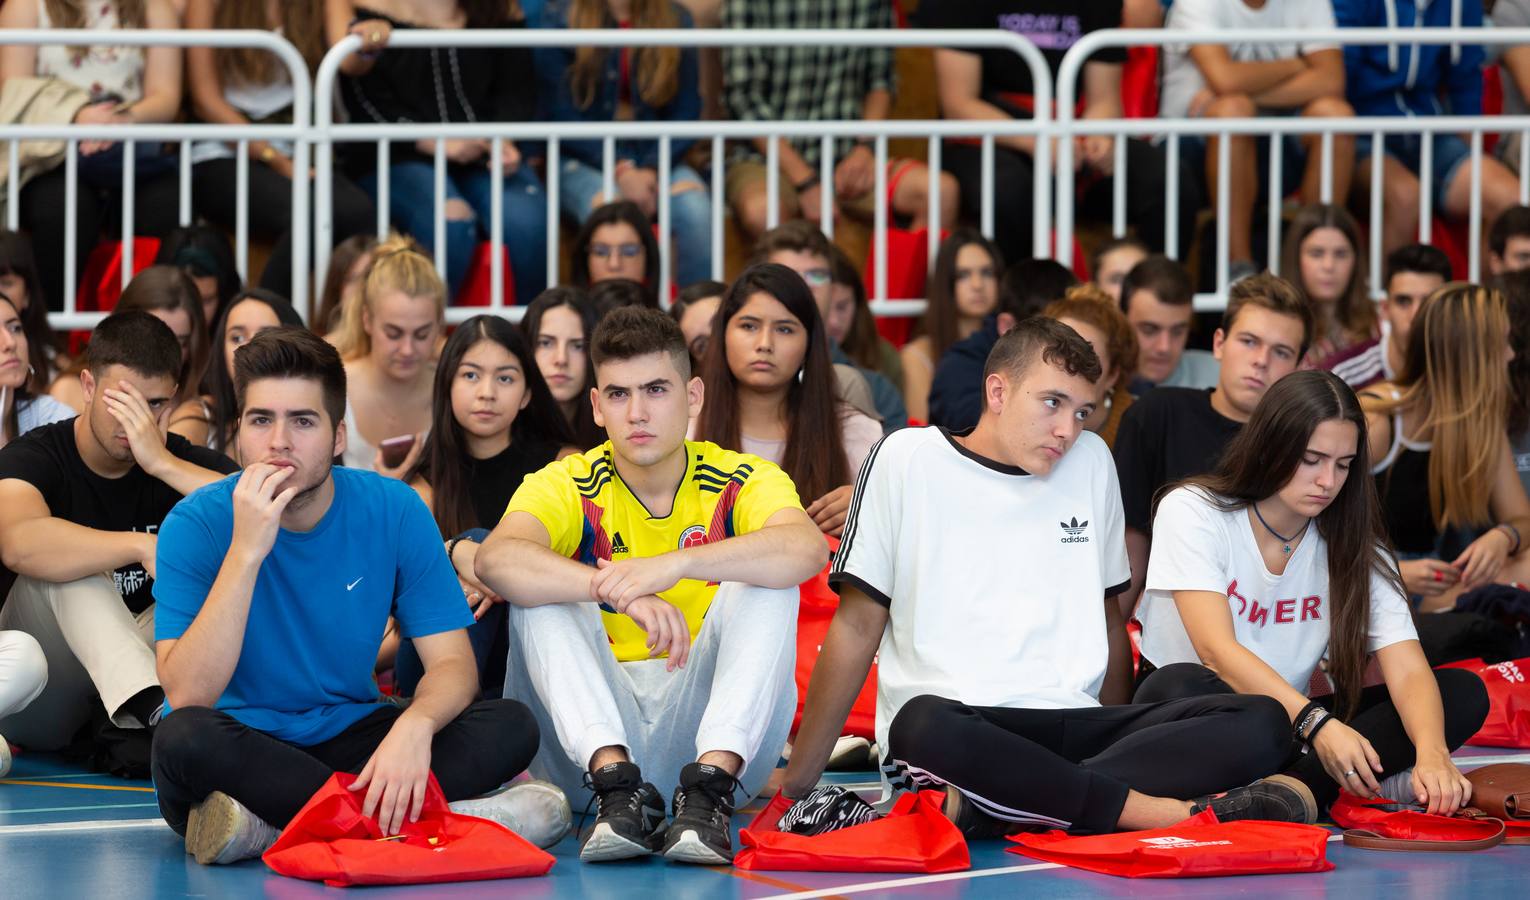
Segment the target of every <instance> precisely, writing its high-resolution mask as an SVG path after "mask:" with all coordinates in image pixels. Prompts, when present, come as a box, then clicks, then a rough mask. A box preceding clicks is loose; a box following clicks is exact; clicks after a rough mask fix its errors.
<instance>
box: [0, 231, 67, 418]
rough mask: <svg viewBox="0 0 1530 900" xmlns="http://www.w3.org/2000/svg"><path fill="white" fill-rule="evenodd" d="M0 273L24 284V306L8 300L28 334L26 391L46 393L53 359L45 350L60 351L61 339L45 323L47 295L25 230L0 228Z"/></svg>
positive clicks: (50, 377)
mask: <svg viewBox="0 0 1530 900" xmlns="http://www.w3.org/2000/svg"><path fill="white" fill-rule="evenodd" d="M0 275H15V276H16V277H17V278H20V279H21V281H22V283H23V284H25V285H26V291H27V308H26V309H21V305H20V304H21V301H20V300H18V299H17V298H15V297H5V295H4V294H0V297H3V298H4V299H6V300H9V301H11V305H12V306H15V307H16V308H17V310H18V312H19V313H20V315H21V327H22V330H24V331H25V332H26V333H27V363H28V364H29V365H30V366H31V367H32V376H31V378H29V379H28V381H27V384H28V390H30V391H32V392H33V393H34V394H41V393H47V390H48V382H49V381H50V380H51V379H52V371H53V360H52V358H51V357H50V356H49V353H48V351H50V350H52V351H53V352H54V353H55V354H57V353H62V352H63V350H64V342H63V340H62V338H60V337H59V335H58V334H57V332H55V331H54V330H53V328H52V327H51V326H49V325H48V298H47V297H45V296H43V289H42V278H41V277H39V275H38V274H37V258H36V257H35V256H33V254H32V239H31V238H30V237H28V236H27V234H26V232H24V231H0Z"/></svg>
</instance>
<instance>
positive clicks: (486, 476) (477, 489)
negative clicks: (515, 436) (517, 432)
mask: <svg viewBox="0 0 1530 900" xmlns="http://www.w3.org/2000/svg"><path fill="white" fill-rule="evenodd" d="M557 456H558V445H557V444H553V443H549V442H547V441H532V440H524V439H523V440H519V441H515V442H514V443H512V444H511V445H510V446H509V447H506V448H505V449H504V450H503V451H501V452H500V453H499V454H498V455H497V456H491V457H489V458H488V459H478V460H474V461H473V463H472V466H471V467H470V469H469V475H468V492H469V493H470V494H472V496H473V511H474V513H476V514H477V516H478V527H480V528H488V529H491V530H492V529H493V528H494V526H495V525H498V524H499V520H500V519H502V518H504V515H505V509H506V507H508V506H509V505H510V498H511V497H512V496H514V495H515V489H516V488H518V487H520V486H521V481H523V480H524V479H525V478H526V476H527V475H530V474H531V473H532V472H536V471H539V470H540V469H541V468H542V467H543V466H546V465H547V464H548V463H550V462H552V461H553V460H554V459H556V458H557Z"/></svg>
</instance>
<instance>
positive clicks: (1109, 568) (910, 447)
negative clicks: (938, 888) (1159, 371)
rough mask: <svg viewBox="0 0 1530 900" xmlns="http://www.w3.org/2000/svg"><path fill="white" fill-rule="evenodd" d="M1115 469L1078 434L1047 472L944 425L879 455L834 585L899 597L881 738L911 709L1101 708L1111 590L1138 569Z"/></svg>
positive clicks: (895, 442) (898, 438) (892, 601)
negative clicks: (919, 704)
mask: <svg viewBox="0 0 1530 900" xmlns="http://www.w3.org/2000/svg"><path fill="white" fill-rule="evenodd" d="M1124 535H1125V525H1124V524H1123V517H1122V512H1121V490H1120V487H1119V486H1118V485H1117V483H1116V467H1115V465H1114V464H1113V462H1112V461H1111V456H1110V451H1109V450H1108V449H1106V447H1105V442H1104V441H1102V440H1100V438H1099V437H1098V436H1096V435H1094V434H1091V433H1089V432H1085V433H1084V434H1082V435H1080V436H1079V439H1078V442H1077V443H1076V444H1075V445H1074V446H1073V447H1072V449H1070V450H1069V451H1068V452H1067V454H1065V455H1064V456H1063V458H1062V459H1060V460H1058V462H1057V465H1056V466H1054V467H1053V469H1052V471H1051V472H1050V473H1048V474H1047V475H1046V476H1037V475H1030V474H1028V473H1026V472H1024V471H1023V470H1021V469H1018V468H1015V467H1013V466H1004V465H1001V464H999V463H996V462H994V461H992V460H988V459H984V458H982V457H980V456H977V455H976V454H973V453H971V452H970V451H968V450H966V449H965V448H963V447H960V446H959V445H957V444H956V442H955V441H953V440H952V439H951V437H950V435H949V434H947V433H946V432H945V431H944V430H943V429H939V428H905V429H903V430H901V431H896V432H894V433H893V434H891V435H889V436H887V437H885V438H883V439H882V440H881V442H879V443H878V444H877V445H876V447H874V448H873V449H872V451H871V455H870V456H869V457H868V458H867V461H866V465H865V466H864V467H863V468H862V469H861V473H860V477H859V479H858V480H857V482H856V490H855V499H854V500H853V502H852V503H851V507H850V516H849V519H848V521H847V522H846V525H845V531H844V537H843V539H842V542H841V544H840V548H839V553H838V554H837V555H836V556H835V560H834V568H833V570H832V571H831V572H830V575H829V583H830V584H831V585H833V586H834V587H835V588H836V589H840V588H842V587H843V586H844V585H851V586H853V587H856V588H859V589H860V590H862V591H864V592H865V593H866V594H867V595H868V596H869V597H871V598H872V599H873V600H876V601H877V602H879V603H882V604H884V605H886V606H887V607H888V610H889V620H888V624H887V628H886V630H885V631H884V632H883V635H882V643H881V655H880V657H879V663H878V666H879V667H878V669H877V739H878V741H879V742H880V743H881V745H882V747H883V748H884V749H885V748H886V747H887V729H888V727H889V726H890V725H891V724H892V720H893V716H894V715H896V714H897V712H898V710H899V709H901V708H902V706H903V704H904V703H906V702H908V701H909V700H911V699H913V698H914V697H917V696H919V695H921V694H935V695H937V696H941V697H947V698H950V699H953V700H960V701H962V702H963V703H969V704H972V705H975V706H1004V707H1030V708H1037V709H1061V708H1071V707H1089V706H1098V705H1099V701H1098V699H1097V698H1098V695H1099V692H1100V685H1101V683H1102V682H1103V681H1104V677H1105V667H1106V663H1107V660H1108V657H1109V646H1108V643H1107V640H1106V634H1105V607H1104V598H1105V596H1106V594H1107V593H1120V592H1121V591H1122V590H1125V588H1126V586H1127V584H1128V582H1129V581H1130V578H1131V570H1130V567H1129V564H1128V562H1127V557H1126V543H1125V536H1124Z"/></svg>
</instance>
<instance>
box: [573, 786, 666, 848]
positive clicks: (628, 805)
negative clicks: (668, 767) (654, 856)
mask: <svg viewBox="0 0 1530 900" xmlns="http://www.w3.org/2000/svg"><path fill="white" fill-rule="evenodd" d="M584 783H585V786H586V787H588V788H590V789H591V790H593V791H594V792H595V800H596V802H598V803H599V804H600V809H599V812H598V813H597V815H596V817H595V827H594V828H591V829H590V833H589V834H587V835H585V837H584V840H583V841H582V842H581V843H580V845H579V858H580V859H582V860H585V861H586V862H602V861H605V860H612V859H631V858H632V857H634V856H646V855H647V854H649V853H652V852H654V850H655V849H657V848H658V844H659V839H660V837H661V835H662V834H663V833H664V800H663V798H661V797H660V796H659V790H658V788H656V787H654V786H653V785H651V784H649V783H648V782H646V781H644V780H643V774H642V773H641V772H639V771H638V767H637V766H635V765H633V764H632V763H630V762H617V763H611V764H610V765H608V766H602V767H600V768H599V769H598V770H596V771H594V772H591V773H589V774H588V775H586V776H585V782H584Z"/></svg>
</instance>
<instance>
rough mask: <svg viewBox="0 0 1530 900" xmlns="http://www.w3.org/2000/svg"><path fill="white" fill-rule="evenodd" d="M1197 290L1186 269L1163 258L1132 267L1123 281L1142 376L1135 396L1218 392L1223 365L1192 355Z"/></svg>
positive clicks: (1203, 355) (1196, 353) (1195, 352)
mask: <svg viewBox="0 0 1530 900" xmlns="http://www.w3.org/2000/svg"><path fill="white" fill-rule="evenodd" d="M1194 300H1195V289H1194V288H1193V287H1192V286H1191V285H1190V276H1189V275H1187V274H1185V267H1184V266H1182V265H1180V264H1179V263H1177V262H1175V261H1174V260H1172V259H1169V258H1168V257H1167V256H1163V255H1161V254H1154V255H1152V256H1149V257H1148V258H1146V259H1144V260H1143V261H1142V262H1140V263H1137V264H1136V265H1135V266H1132V270H1131V271H1130V272H1128V273H1126V277H1125V278H1124V279H1122V281H1121V311H1122V312H1124V313H1126V321H1128V322H1130V323H1131V326H1132V330H1134V331H1136V332H1137V346H1138V347H1139V348H1140V349H1141V354H1140V355H1139V356H1138V358H1137V374H1136V376H1135V377H1134V378H1132V383H1131V391H1132V394H1133V395H1135V396H1138V397H1140V396H1142V395H1143V394H1145V393H1147V392H1148V391H1151V390H1152V389H1153V388H1155V387H1187V388H1195V389H1197V390H1202V389H1205V388H1209V387H1215V386H1216V383H1217V372H1218V369H1219V365H1218V363H1217V358H1216V357H1215V356H1213V355H1212V354H1211V353H1209V352H1207V351H1205V350H1187V349H1185V344H1186V343H1188V342H1189V340H1190V326H1191V324H1192V323H1193V322H1194V321H1195V307H1194V305H1193V301H1194Z"/></svg>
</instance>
